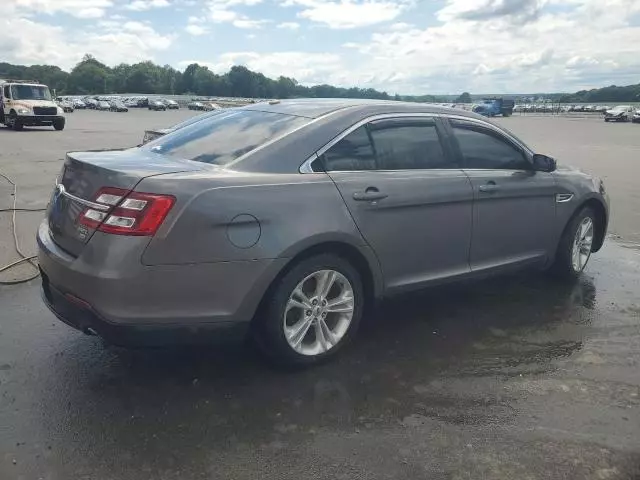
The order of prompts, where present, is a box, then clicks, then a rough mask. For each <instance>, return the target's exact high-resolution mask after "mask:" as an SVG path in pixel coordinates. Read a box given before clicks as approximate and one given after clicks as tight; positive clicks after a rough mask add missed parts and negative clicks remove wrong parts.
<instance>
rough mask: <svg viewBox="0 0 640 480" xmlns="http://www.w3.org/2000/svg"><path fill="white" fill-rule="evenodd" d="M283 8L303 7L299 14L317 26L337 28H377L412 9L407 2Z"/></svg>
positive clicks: (297, 3) (305, 2) (354, 0)
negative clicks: (376, 25) (371, 26)
mask: <svg viewBox="0 0 640 480" xmlns="http://www.w3.org/2000/svg"><path fill="white" fill-rule="evenodd" d="M283 6H287V7H301V8H302V9H301V10H300V11H299V12H298V13H297V16H298V17H300V18H306V19H308V20H311V21H312V22H315V23H320V24H322V25H324V26H326V27H329V28H334V29H349V28H357V27H365V26H369V25H375V24H377V23H382V22H387V21H390V20H393V19H395V18H396V17H398V16H399V15H400V14H401V13H402V12H403V11H405V10H406V9H407V8H409V7H410V6H411V2H408V1H404V0H401V1H395V2H394V1H390V0H340V1H326V0H285V2H284V3H283Z"/></svg>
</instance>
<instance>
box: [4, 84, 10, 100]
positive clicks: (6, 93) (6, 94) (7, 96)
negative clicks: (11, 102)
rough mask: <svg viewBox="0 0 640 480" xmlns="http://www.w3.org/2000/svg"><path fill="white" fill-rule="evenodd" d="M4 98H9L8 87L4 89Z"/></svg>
mask: <svg viewBox="0 0 640 480" xmlns="http://www.w3.org/2000/svg"><path fill="white" fill-rule="evenodd" d="M4 96H5V98H11V93H9V85H7V86H6V87H4Z"/></svg>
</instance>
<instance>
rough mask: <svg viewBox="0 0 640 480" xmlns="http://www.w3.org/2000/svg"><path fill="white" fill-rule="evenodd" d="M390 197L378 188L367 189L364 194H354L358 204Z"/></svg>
mask: <svg viewBox="0 0 640 480" xmlns="http://www.w3.org/2000/svg"><path fill="white" fill-rule="evenodd" d="M388 196H389V195H387V194H386V193H382V192H380V190H378V189H377V188H367V189H366V190H365V191H364V192H354V193H353V199H354V200H355V201H356V202H376V201H378V200H382V199H384V198H387V197H388Z"/></svg>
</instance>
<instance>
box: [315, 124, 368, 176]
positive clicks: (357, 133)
mask: <svg viewBox="0 0 640 480" xmlns="http://www.w3.org/2000/svg"><path fill="white" fill-rule="evenodd" d="M323 160H324V166H325V169H326V170H327V171H330V172H339V171H358V170H375V169H376V158H375V156H374V154H373V146H372V145H371V140H370V139H369V133H368V132H367V129H366V128H365V127H364V126H363V127H359V128H357V129H355V130H354V131H353V132H351V133H350V134H349V135H347V136H346V137H344V138H343V139H342V140H340V141H339V142H338V143H336V144H335V145H334V146H333V147H331V148H330V149H329V150H327V151H326V152H325V154H324V155H323Z"/></svg>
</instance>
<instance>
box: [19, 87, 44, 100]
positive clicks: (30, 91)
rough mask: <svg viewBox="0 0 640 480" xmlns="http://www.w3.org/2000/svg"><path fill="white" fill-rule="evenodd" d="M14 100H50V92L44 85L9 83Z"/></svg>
mask: <svg viewBox="0 0 640 480" xmlns="http://www.w3.org/2000/svg"><path fill="white" fill-rule="evenodd" d="M11 97H12V98H13V99H14V100H51V92H49V88H48V87H45V86H44V85H11Z"/></svg>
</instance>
